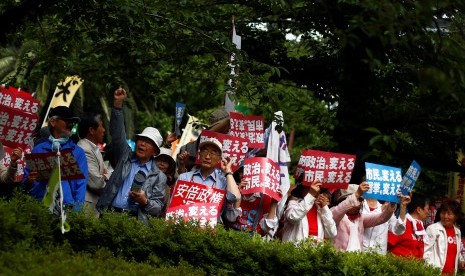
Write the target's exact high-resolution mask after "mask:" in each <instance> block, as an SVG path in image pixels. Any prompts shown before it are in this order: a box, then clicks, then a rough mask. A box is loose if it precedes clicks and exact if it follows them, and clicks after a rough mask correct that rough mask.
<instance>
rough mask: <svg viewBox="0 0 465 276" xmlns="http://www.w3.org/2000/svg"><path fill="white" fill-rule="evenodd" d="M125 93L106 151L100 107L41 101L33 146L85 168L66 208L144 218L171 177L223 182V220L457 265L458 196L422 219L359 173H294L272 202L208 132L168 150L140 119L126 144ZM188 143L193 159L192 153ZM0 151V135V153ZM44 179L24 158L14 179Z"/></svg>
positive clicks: (423, 204)
mask: <svg viewBox="0 0 465 276" xmlns="http://www.w3.org/2000/svg"><path fill="white" fill-rule="evenodd" d="M126 98H127V94H126V91H125V90H124V89H122V88H119V89H117V90H116V91H115V92H114V97H113V108H112V111H111V119H110V127H109V132H110V136H111V149H108V148H107V149H106V150H105V156H103V154H102V151H101V148H100V147H99V144H102V143H103V140H104V134H105V128H104V126H103V121H102V117H101V116H100V115H99V114H94V113H86V114H84V116H82V117H80V118H78V117H76V116H74V114H73V112H72V111H71V110H70V109H69V108H68V107H64V106H59V107H55V108H53V109H52V110H51V111H50V113H49V116H48V118H47V119H48V132H47V135H48V137H46V136H44V137H42V138H41V139H38V140H37V141H36V142H35V146H34V148H33V150H32V153H50V152H55V151H57V150H66V149H67V150H71V151H72V153H73V156H74V157H75V159H76V162H77V164H78V165H79V168H80V171H81V172H82V174H83V175H84V178H83V179H73V180H63V181H62V183H61V184H62V189H63V195H62V196H63V202H64V204H65V205H66V206H67V207H69V209H74V210H76V211H81V210H84V211H85V212H89V213H90V214H93V215H95V216H101V215H104V214H105V212H118V213H127V214H128V215H130V216H134V217H137V219H138V220H140V221H142V222H144V223H145V224H149V219H148V217H155V218H163V217H164V216H165V214H166V210H167V206H168V205H169V202H170V197H171V196H172V192H173V189H174V188H175V187H176V185H177V182H178V181H190V182H193V183H197V184H200V185H205V186H207V187H212V188H215V189H220V190H222V191H224V192H225V194H226V196H225V199H226V200H225V201H224V206H222V208H221V212H220V214H219V216H218V221H219V222H220V223H222V224H224V226H225V227H226V228H229V229H233V230H237V231H246V232H249V233H254V234H256V235H261V236H262V237H263V238H264V239H266V240H271V239H280V240H281V241H283V242H292V243H295V244H296V245H297V246H299V245H301V244H302V243H310V244H318V243H322V242H330V243H331V244H332V245H333V246H334V247H335V248H336V249H337V250H340V251H343V252H346V251H347V252H362V251H370V252H377V253H379V254H387V253H388V252H390V254H394V255H397V256H401V257H405V258H416V259H423V260H424V261H425V263H427V264H429V265H432V266H435V267H438V268H439V269H441V271H442V273H443V274H454V273H456V272H457V270H458V269H463V268H464V265H465V260H464V258H463V256H462V254H461V248H462V240H461V231H460V226H459V225H458V223H457V221H458V219H459V217H460V216H461V206H460V204H459V203H458V202H457V201H455V200H445V201H443V202H442V205H441V206H440V207H439V209H438V210H437V216H436V219H435V222H434V223H432V224H431V225H429V226H428V227H426V225H425V221H426V219H427V218H428V215H429V210H430V208H429V204H430V201H429V199H428V198H426V197H425V196H424V195H422V194H418V193H413V194H412V193H410V194H409V195H402V194H400V193H399V194H398V198H399V203H398V204H394V203H390V202H379V201H378V200H375V199H369V198H364V193H365V192H366V191H367V190H368V189H369V184H368V183H366V182H365V181H362V182H361V183H360V184H358V185H357V184H350V185H349V187H348V188H347V189H339V190H336V191H334V192H332V193H331V192H330V191H329V190H328V189H325V188H322V187H321V186H322V183H321V182H319V181H314V182H313V183H312V184H311V185H304V184H303V183H302V179H297V180H296V183H295V185H292V186H291V188H290V189H289V192H287V193H286V194H283V195H282V198H281V202H278V201H277V200H276V199H274V198H271V197H268V196H265V195H264V194H262V193H253V194H242V193H241V191H242V189H243V187H244V186H245V185H246V184H247V183H246V181H244V179H243V169H244V168H243V167H240V168H239V169H237V170H236V171H233V170H232V161H231V159H230V158H222V152H223V145H222V144H221V142H220V141H219V140H217V139H214V138H213V139H209V140H206V141H202V142H200V140H199V139H197V140H196V141H193V142H190V143H188V144H186V145H185V146H183V147H182V148H181V150H180V153H179V154H178V156H177V158H176V160H175V159H174V158H172V157H171V149H170V144H171V142H173V141H174V140H175V139H176V138H177V137H176V135H169V136H168V137H167V138H166V139H165V140H164V139H163V137H162V135H161V134H160V131H159V130H158V129H156V128H154V127H146V128H145V129H144V130H143V131H142V132H141V133H139V134H137V135H136V137H135V140H136V144H135V149H134V150H133V149H132V148H131V147H130V146H129V145H128V143H127V141H126V140H127V137H126V132H125V125H124V114H123V106H124V102H125V100H126ZM75 124H78V134H79V137H80V140H79V141H78V142H77V143H75V142H74V141H73V140H72V139H70V136H71V131H72V129H73V126H74V125H75ZM208 129H209V130H210V131H214V132H218V133H223V134H226V133H228V131H229V120H228V113H227V112H226V111H225V110H218V111H215V112H214V113H213V114H212V120H211V122H210V125H209V127H208ZM197 152H199V157H198V158H199V159H198V162H195V159H196V155H197ZM22 155H23V152H22V150H21V149H20V148H17V149H14V150H13V153H12V154H11V159H10V161H11V162H10V165H9V167H5V166H4V165H3V163H2V162H0V182H1V183H8V182H10V183H11V182H13V181H14V176H15V174H16V172H17V169H18V168H17V162H18V160H20V158H21V156H22ZM3 156H4V153H3V147H2V146H1V144H0V159H1V158H3ZM218 165H219V166H218ZM218 167H219V168H218ZM47 184H48V179H42V177H41V174H39V173H38V172H37V171H34V170H32V169H31V168H29V167H28V166H26V167H25V169H24V176H23V179H22V181H21V187H22V189H23V190H24V191H25V192H27V193H28V194H30V195H31V196H32V197H34V198H36V199H37V200H42V199H43V197H44V194H45V191H46V188H47ZM279 203H283V204H279ZM462 226H463V225H462Z"/></svg>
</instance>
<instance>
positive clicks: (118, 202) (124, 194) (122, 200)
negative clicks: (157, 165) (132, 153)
mask: <svg viewBox="0 0 465 276" xmlns="http://www.w3.org/2000/svg"><path fill="white" fill-rule="evenodd" d="M151 169H152V160H150V161H149V162H147V163H145V164H141V163H140V161H139V159H137V158H133V159H132V160H131V171H130V172H129V174H128V176H127V177H126V178H125V179H124V183H123V185H122V186H121V188H120V189H119V191H118V193H117V194H116V197H115V199H114V200H113V204H112V205H113V207H116V208H121V209H131V210H134V211H137V208H138V204H137V203H136V202H134V201H132V200H131V199H129V192H130V191H131V186H132V183H133V182H134V177H135V176H136V174H137V172H139V171H143V172H144V173H145V175H149V171H150V170H151Z"/></svg>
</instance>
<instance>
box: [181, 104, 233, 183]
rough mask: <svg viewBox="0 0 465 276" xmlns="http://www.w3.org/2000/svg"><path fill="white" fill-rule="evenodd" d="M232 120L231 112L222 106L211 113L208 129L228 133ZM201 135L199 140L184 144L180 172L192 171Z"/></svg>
mask: <svg viewBox="0 0 465 276" xmlns="http://www.w3.org/2000/svg"><path fill="white" fill-rule="evenodd" d="M229 128H230V122H229V113H228V112H227V111H226V109H225V108H224V107H221V108H219V109H217V110H215V111H213V112H212V113H211V114H210V125H209V126H208V127H207V129H208V130H210V131H213V132H218V133H222V134H227V133H228V132H229ZM199 143H200V137H199V138H197V140H195V141H192V142H189V143H187V144H186V145H184V146H182V147H181V149H180V150H179V154H178V156H177V162H178V173H179V174H181V173H184V172H187V171H190V169H191V167H190V166H189V165H191V164H193V163H194V162H192V161H193V160H195V157H196V155H197V149H198V148H199Z"/></svg>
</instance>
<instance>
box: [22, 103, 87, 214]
mask: <svg viewBox="0 0 465 276" xmlns="http://www.w3.org/2000/svg"><path fill="white" fill-rule="evenodd" d="M78 122H79V118H78V117H75V116H74V115H73V112H72V111H71V110H70V109H69V108H68V107H66V106H57V107H55V108H53V109H51V110H50V112H49V119H48V128H49V130H50V136H49V138H48V140H45V141H42V142H41V143H38V144H37V145H36V146H34V148H33V149H32V153H50V152H56V151H57V150H60V151H63V150H71V151H72V153H73V156H74V158H75V159H76V162H77V164H78V166H79V169H80V170H81V172H82V174H83V175H84V178H83V179H76V180H62V181H61V186H62V188H63V203H64V204H65V206H70V207H73V208H74V209H75V210H80V209H81V208H82V206H83V205H84V199H85V196H86V186H87V176H88V167H87V159H86V155H85V153H84V150H82V148H80V147H79V146H78V145H76V144H75V143H74V142H73V141H72V140H71V139H69V137H70V136H71V130H72V129H73V126H74V124H76V123H78ZM47 185H48V179H40V178H39V174H38V172H37V171H30V169H29V167H28V166H26V168H25V170H24V178H23V188H24V189H25V190H26V191H27V192H28V193H29V194H31V195H32V196H33V197H35V198H36V199H37V200H42V199H43V197H44V195H45V191H46V188H47Z"/></svg>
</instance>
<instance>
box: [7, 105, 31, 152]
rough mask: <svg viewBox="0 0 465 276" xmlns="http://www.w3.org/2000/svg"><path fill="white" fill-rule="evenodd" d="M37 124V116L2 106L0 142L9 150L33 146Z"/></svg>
mask: <svg viewBox="0 0 465 276" xmlns="http://www.w3.org/2000/svg"><path fill="white" fill-rule="evenodd" d="M38 122H39V116H37V114H32V113H26V112H21V111H18V110H17V109H13V108H10V107H6V106H2V108H1V111H0V140H1V141H2V143H3V144H4V145H6V146H8V147H11V148H17V147H22V148H25V147H26V146H33V145H34V141H33V138H32V136H33V134H34V130H35V128H36V127H37V124H38Z"/></svg>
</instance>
